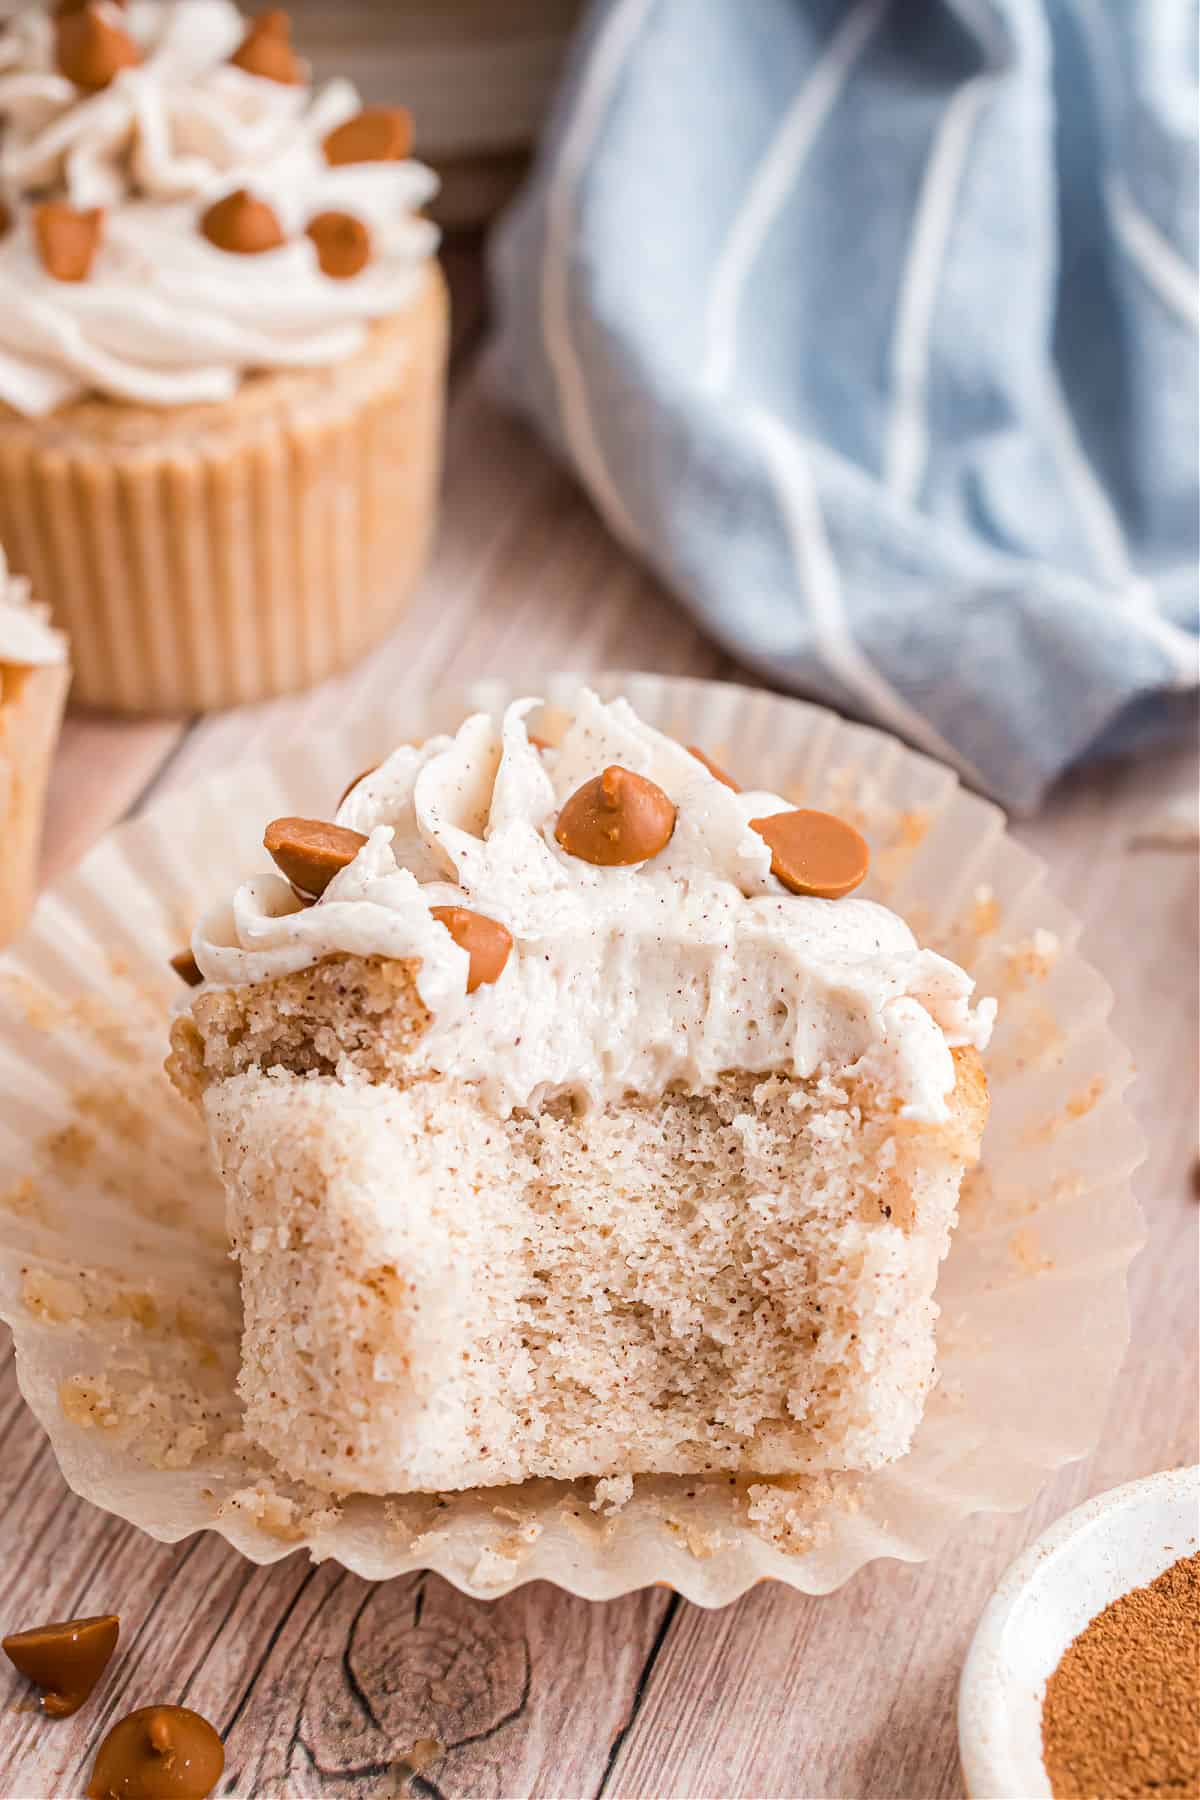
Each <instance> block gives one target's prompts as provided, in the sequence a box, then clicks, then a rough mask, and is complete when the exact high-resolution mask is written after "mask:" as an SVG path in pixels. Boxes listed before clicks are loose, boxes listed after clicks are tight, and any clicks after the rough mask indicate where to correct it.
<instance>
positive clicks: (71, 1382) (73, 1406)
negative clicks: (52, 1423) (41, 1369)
mask: <svg viewBox="0 0 1200 1800" xmlns="http://www.w3.org/2000/svg"><path fill="white" fill-rule="evenodd" d="M58 1404H59V1408H60V1409H61V1411H62V1415H63V1417H64V1418H65V1419H69V1420H70V1422H71V1424H72V1425H78V1426H79V1428H80V1429H81V1430H82V1431H94V1430H96V1429H97V1427H98V1428H99V1429H100V1430H101V1431H115V1430H116V1428H117V1426H118V1425H119V1424H120V1423H121V1418H120V1414H119V1413H118V1412H117V1410H116V1408H115V1406H114V1404H113V1391H112V1383H111V1382H110V1381H109V1379H108V1377H107V1376H106V1375H69V1376H68V1377H67V1379H66V1380H65V1381H64V1382H61V1383H60V1384H59V1389H58Z"/></svg>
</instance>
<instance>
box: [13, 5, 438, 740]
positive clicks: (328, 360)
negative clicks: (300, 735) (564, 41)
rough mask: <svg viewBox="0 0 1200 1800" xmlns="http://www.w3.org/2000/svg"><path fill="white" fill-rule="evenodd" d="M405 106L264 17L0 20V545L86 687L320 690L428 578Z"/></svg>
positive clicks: (426, 334) (282, 18)
mask: <svg viewBox="0 0 1200 1800" xmlns="http://www.w3.org/2000/svg"><path fill="white" fill-rule="evenodd" d="M410 142H411V130H410V121H409V118H408V115H407V113H405V112H404V111H403V109H401V108H387V107H379V108H369V109H364V108H362V107H361V105H360V103H359V99H358V95H357V92H356V90H355V89H354V88H353V87H352V86H351V85H350V84H349V83H347V82H343V81H333V82H331V83H329V84H328V85H327V86H325V87H324V88H323V89H321V90H320V91H319V92H315V93H314V92H313V90H312V89H311V87H310V86H309V83H308V79H307V70H306V67H305V65H304V63H303V62H302V61H301V60H300V59H299V57H298V55H297V52H296V51H295V49H294V48H293V46H292V42H291V27H290V21H289V19H288V16H287V14H286V13H284V12H279V11H271V12H266V13H261V14H259V15H258V16H257V18H255V19H253V20H248V19H247V18H245V17H244V16H243V15H242V14H241V13H240V12H239V10H238V9H237V8H236V7H235V6H234V5H232V4H231V0H129V3H128V4H125V5H119V4H117V3H116V0H89V3H86V4H83V3H80V0H61V3H60V4H59V5H57V6H56V7H55V6H47V5H40V4H39V5H36V6H32V7H28V8H26V9H24V10H22V11H19V12H18V13H16V14H15V16H13V17H12V18H11V19H10V20H9V22H8V25H7V28H6V29H4V30H3V31H0V540H2V541H3V542H4V543H5V544H6V546H7V548H8V552H9V557H10V560H11V562H12V564H13V566H14V568H15V569H17V570H19V571H21V572H22V573H25V574H27V575H29V576H30V577H31V578H32V580H33V583H34V587H35V590H36V592H37V594H38V596H39V598H40V599H41V600H43V601H45V602H47V603H48V604H49V606H50V608H51V612H52V614H53V617H54V620H55V622H56V624H58V625H60V626H62V627H64V628H65V629H66V630H67V631H68V632H69V633H70V635H71V640H72V655H73V660H74V664H75V675H76V687H75V694H76V697H77V698H78V699H79V700H81V701H82V702H83V703H85V704H87V705H91V706H104V707H114V708H118V709H121V710H127V711H138V712H144V711H165V710H176V709H193V708H207V707H215V706H223V705H228V704H231V703H234V702H238V701H244V700H252V699H256V698H259V697H262V696H265V695H268V694H272V693H277V692H281V691H284V690H287V689H291V688H297V687H303V686H306V685H308V684H311V683H313V682H316V681H319V680H320V679H321V678H322V677H324V676H326V675H328V674H330V673H331V672H332V671H334V670H336V669H338V668H340V667H342V666H344V665H345V664H347V663H350V662H352V661H353V660H354V659H355V658H356V657H358V656H359V655H361V654H362V653H363V652H364V651H366V650H367V649H368V648H369V647H370V646H371V645H372V644H373V643H375V642H376V641H377V640H378V639H379V638H380V637H382V636H383V635H384V634H385V633H386V632H387V630H388V629H389V627H390V625H391V624H392V622H393V620H394V619H395V618H396V616H397V614H398V613H399V612H400V610H401V609H402V607H403V605H404V602H405V600H406V598H407V596H408V593H409V591H410V590H411V588H412V586H413V584H414V582H415V580H416V577H417V575H418V573H419V571H420V567H421V564H422V560H423V556H424V552H425V547H426V544H427V542H428V538H429V534H430V527H431V523H432V517H433V511H434V500H435V490H436V485H437V473H438V466H439V454H440V441H441V421H442V396H443V386H444V365H445V350H446V312H447V308H446V297H445V290H444V287H443V284H442V281H441V277H440V272H439V270H438V266H437V263H436V260H435V252H436V248H437V232H436V229H435V227H434V226H433V225H431V224H430V223H429V221H428V220H427V219H425V218H423V217H422V216H421V209H422V207H423V206H424V205H425V204H426V202H427V201H428V200H429V199H430V197H431V195H432V194H433V192H434V190H435V187H436V181H435V178H434V176H433V175H432V174H431V173H430V171H429V170H428V169H426V168H424V167H422V165H421V164H419V163H416V162H414V161H412V160H410V158H409V149H410Z"/></svg>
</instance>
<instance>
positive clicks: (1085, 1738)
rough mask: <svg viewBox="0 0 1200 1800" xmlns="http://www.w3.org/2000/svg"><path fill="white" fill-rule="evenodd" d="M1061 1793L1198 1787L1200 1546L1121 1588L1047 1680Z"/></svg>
mask: <svg viewBox="0 0 1200 1800" xmlns="http://www.w3.org/2000/svg"><path fill="white" fill-rule="evenodd" d="M1042 1750H1043V1754H1044V1756H1045V1759H1046V1772H1047V1774H1048V1775H1049V1777H1050V1786H1051V1789H1052V1791H1053V1793H1054V1796H1055V1800H1141V1797H1142V1796H1149V1795H1154V1796H1162V1795H1173V1796H1174V1795H1178V1796H1183V1795H1200V1555H1196V1556H1185V1557H1182V1558H1181V1559H1180V1560H1179V1562H1177V1563H1174V1564H1172V1566H1171V1567H1170V1568H1169V1569H1167V1570H1165V1571H1164V1573H1163V1574H1161V1575H1160V1576H1159V1577H1158V1580H1157V1581H1152V1582H1151V1583H1150V1585H1149V1587H1143V1588H1135V1589H1134V1591H1133V1592H1132V1593H1131V1594H1123V1595H1122V1596H1121V1598H1120V1599H1119V1600H1114V1601H1113V1603H1112V1605H1111V1606H1108V1607H1105V1609H1104V1611H1103V1612H1102V1613H1100V1614H1099V1615H1098V1616H1097V1617H1096V1618H1094V1619H1093V1620H1092V1622H1091V1624H1090V1625H1089V1626H1088V1628H1087V1630H1086V1631H1083V1632H1081V1633H1080V1634H1079V1636H1078V1637H1077V1638H1076V1639H1075V1641H1074V1643H1073V1644H1071V1645H1070V1646H1069V1647H1068V1648H1067V1650H1066V1651H1065V1652H1064V1653H1063V1658H1062V1661H1061V1662H1060V1663H1059V1665H1058V1667H1057V1669H1055V1671H1054V1673H1053V1675H1052V1676H1051V1677H1050V1680H1049V1682H1048V1683H1047V1685H1046V1698H1045V1702H1044V1704H1043V1707H1042Z"/></svg>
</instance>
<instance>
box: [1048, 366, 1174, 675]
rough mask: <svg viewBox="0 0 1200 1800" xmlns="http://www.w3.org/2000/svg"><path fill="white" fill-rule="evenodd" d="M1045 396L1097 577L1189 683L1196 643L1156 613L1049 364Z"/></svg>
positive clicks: (1059, 458)
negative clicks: (1105, 584) (1109, 588)
mask: <svg viewBox="0 0 1200 1800" xmlns="http://www.w3.org/2000/svg"><path fill="white" fill-rule="evenodd" d="M1046 401H1047V420H1048V422H1049V425H1050V431H1051V436H1052V439H1053V448H1054V453H1055V457H1056V459H1057V461H1058V465H1059V468H1060V469H1061V471H1062V473H1063V476H1064V478H1065V480H1066V482H1067V484H1068V486H1069V488H1070V490H1071V493H1072V495H1073V496H1074V500H1075V509H1076V512H1077V514H1078V516H1079V520H1080V523H1081V524H1082V526H1083V529H1084V533H1085V535H1086V536H1087V539H1088V543H1089V547H1090V550H1091V556H1092V565H1093V567H1094V569H1095V572H1096V576H1097V578H1098V579H1099V580H1100V581H1103V582H1106V583H1108V584H1109V585H1110V586H1111V587H1112V589H1113V590H1114V592H1113V597H1114V599H1115V601H1116V603H1117V605H1118V606H1120V607H1121V609H1122V611H1124V612H1127V613H1128V614H1129V615H1130V617H1131V618H1134V619H1136V621H1137V623H1138V626H1139V627H1140V629H1141V630H1142V631H1144V632H1145V634H1146V636H1147V637H1149V638H1152V639H1153V641H1154V642H1155V643H1156V644H1157V645H1158V648H1159V649H1160V650H1162V651H1163V652H1164V653H1165V654H1166V655H1167V656H1168V657H1169V658H1170V660H1171V666H1172V669H1173V675H1172V678H1171V685H1172V686H1173V687H1174V688H1176V689H1180V690H1186V689H1188V688H1190V687H1194V686H1195V685H1196V680H1197V675H1198V669H1200V664H1198V658H1200V646H1198V645H1197V641H1196V639H1195V637H1194V636H1193V635H1192V633H1191V632H1190V631H1184V630H1183V629H1182V627H1181V626H1179V625H1173V624H1172V623H1171V621H1170V620H1169V619H1164V618H1163V617H1162V616H1161V615H1160V613H1159V612H1158V610H1157V604H1158V603H1157V598H1156V596H1155V593H1154V589H1153V587H1152V585H1151V583H1150V582H1148V581H1146V580H1144V579H1143V578H1142V577H1141V576H1140V575H1139V574H1138V572H1137V570H1136V569H1135V568H1134V566H1133V561H1132V558H1131V557H1130V555H1129V548H1128V545H1127V544H1126V542H1125V536H1124V533H1123V532H1122V530H1121V522H1120V520H1119V518H1118V517H1117V513H1116V508H1115V507H1114V506H1113V504H1112V501H1111V500H1110V499H1109V497H1108V494H1107V492H1106V491H1105V488H1104V484H1103V482H1101V481H1100V479H1099V478H1098V476H1097V474H1096V471H1095V470H1094V469H1093V468H1092V465H1091V463H1090V462H1089V461H1088V457H1087V453H1086V451H1085V450H1084V448H1083V445H1082V444H1081V443H1080V441H1079V434H1078V432H1077V431H1076V429H1075V421H1074V419H1073V417H1072V415H1071V409H1070V407H1069V406H1068V404H1067V398H1066V395H1065V394H1064V393H1063V390H1062V383H1061V382H1060V381H1059V379H1058V377H1057V374H1056V373H1055V372H1054V371H1053V370H1052V371H1051V374H1050V379H1049V381H1048V383H1047V395H1046Z"/></svg>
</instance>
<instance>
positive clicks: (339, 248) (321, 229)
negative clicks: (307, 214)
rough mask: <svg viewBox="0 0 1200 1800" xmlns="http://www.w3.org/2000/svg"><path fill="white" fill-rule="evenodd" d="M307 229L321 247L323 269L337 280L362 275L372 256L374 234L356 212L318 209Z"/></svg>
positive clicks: (345, 279)
mask: <svg viewBox="0 0 1200 1800" xmlns="http://www.w3.org/2000/svg"><path fill="white" fill-rule="evenodd" d="M306 231H307V235H308V236H309V237H310V238H311V239H312V241H313V243H314V244H315V245H316V247H317V261H318V262H319V263H320V265H321V273H322V274H323V275H329V276H331V277H332V278H333V280H334V281H349V280H351V279H352V277H353V276H355V275H361V274H362V272H363V270H364V269H365V268H366V266H367V264H368V263H369V262H370V260H371V234H370V232H369V231H368V230H367V228H366V226H365V225H364V224H363V222H362V220H361V219H356V218H355V216H354V214H353V213H347V212H323V213H318V214H317V216H316V218H315V219H310V220H309V222H308V225H307V227H306Z"/></svg>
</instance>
